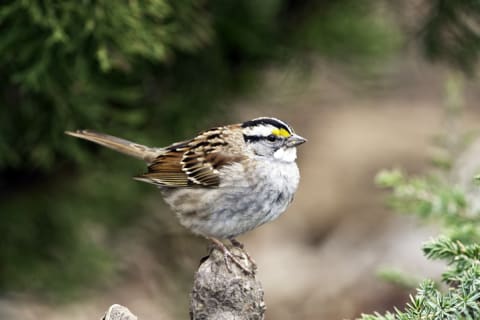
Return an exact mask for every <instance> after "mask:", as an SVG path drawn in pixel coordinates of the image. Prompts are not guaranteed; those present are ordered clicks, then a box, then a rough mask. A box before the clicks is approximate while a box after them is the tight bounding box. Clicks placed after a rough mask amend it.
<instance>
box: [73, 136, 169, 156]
mask: <svg viewBox="0 0 480 320" xmlns="http://www.w3.org/2000/svg"><path fill="white" fill-rule="evenodd" d="M65 133H66V134H68V135H70V136H73V137H77V138H80V139H84V140H88V141H92V142H95V143H97V144H99V145H102V146H104V147H107V148H110V149H112V150H115V151H118V152H120V153H123V154H126V155H129V156H132V157H135V158H138V159H142V160H145V161H146V162H148V163H150V162H152V161H153V160H154V159H155V158H156V157H157V156H158V155H159V154H160V153H161V149H158V148H150V147H147V146H144V145H141V144H138V143H135V142H132V141H128V140H125V139H121V138H117V137H114V136H110V135H108V134H104V133H99V132H95V131H91V130H77V131H65Z"/></svg>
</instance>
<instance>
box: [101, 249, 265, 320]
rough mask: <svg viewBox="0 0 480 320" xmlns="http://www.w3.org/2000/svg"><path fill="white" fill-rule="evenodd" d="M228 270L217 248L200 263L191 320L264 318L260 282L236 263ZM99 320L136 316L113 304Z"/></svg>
mask: <svg viewBox="0 0 480 320" xmlns="http://www.w3.org/2000/svg"><path fill="white" fill-rule="evenodd" d="M230 251H231V252H232V253H233V254H234V255H235V256H237V258H238V259H239V260H240V261H241V262H243V263H244V264H245V265H246V266H248V267H249V268H251V267H252V265H251V263H250V261H249V260H248V258H247V256H246V254H245V252H244V251H243V250H241V249H239V248H236V247H235V248H231V249H230ZM230 269H231V271H229V270H228V269H227V266H226V265H225V260H224V258H223V253H222V252H221V251H219V250H217V249H214V250H212V252H211V253H210V255H209V256H208V257H206V258H205V259H204V260H203V261H202V262H201V264H200V266H199V267H198V270H197V272H196V273H195V277H194V282H193V288H192V292H191V293H190V319H191V320H234V319H235V320H262V319H264V314H265V310H266V307H265V302H264V300H263V288H262V285H261V283H260V281H258V280H257V279H256V278H255V274H253V273H252V274H246V273H245V272H244V271H243V270H241V269H240V267H238V266H237V265H236V264H235V263H230ZM102 320H137V317H136V316H135V315H133V314H132V313H131V312H130V311H129V310H128V309H127V308H125V307H123V306H120V305H112V306H111V307H110V308H109V310H108V311H107V313H106V314H105V316H104V318H102ZM142 320H143V319H142ZM145 320H146V319H145ZM152 320H153V319H152Z"/></svg>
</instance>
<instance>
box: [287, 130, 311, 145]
mask: <svg viewBox="0 0 480 320" xmlns="http://www.w3.org/2000/svg"><path fill="white" fill-rule="evenodd" d="M305 142H307V139H305V138H303V137H300V136H299V135H297V134H295V133H294V134H292V135H291V136H290V137H288V139H287V143H286V145H287V147H296V146H298V145H301V144H302V143H305Z"/></svg>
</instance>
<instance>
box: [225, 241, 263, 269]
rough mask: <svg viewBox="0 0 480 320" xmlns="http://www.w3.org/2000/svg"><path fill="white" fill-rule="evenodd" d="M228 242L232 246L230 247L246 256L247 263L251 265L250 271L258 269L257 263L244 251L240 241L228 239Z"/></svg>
mask: <svg viewBox="0 0 480 320" xmlns="http://www.w3.org/2000/svg"><path fill="white" fill-rule="evenodd" d="M229 240H230V243H231V244H232V246H234V247H236V248H239V249H241V250H242V251H243V253H244V254H245V255H246V256H247V259H248V261H250V264H251V265H252V269H253V270H254V271H255V270H257V269H258V268H257V262H256V261H255V260H254V259H253V258H252V257H251V256H250V254H248V252H247V251H246V250H245V246H244V245H243V243H241V242H240V241H238V240H237V239H235V238H230V239H229Z"/></svg>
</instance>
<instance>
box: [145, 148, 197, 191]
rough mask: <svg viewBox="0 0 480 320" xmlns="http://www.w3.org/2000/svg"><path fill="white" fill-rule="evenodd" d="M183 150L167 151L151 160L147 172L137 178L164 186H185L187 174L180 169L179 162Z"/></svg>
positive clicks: (187, 182) (187, 181)
mask: <svg viewBox="0 0 480 320" xmlns="http://www.w3.org/2000/svg"><path fill="white" fill-rule="evenodd" d="M182 157H183V152H180V151H167V152H166V153H164V154H161V155H159V156H158V157H157V158H155V159H154V160H153V162H152V163H151V164H150V166H149V167H148V172H147V173H145V174H142V175H141V176H139V177H138V178H139V180H143V181H147V182H152V183H154V184H159V185H163V186H166V187H186V186H188V185H189V180H188V176H187V175H186V174H185V172H183V171H182V165H181V163H180V161H181V159H182Z"/></svg>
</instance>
